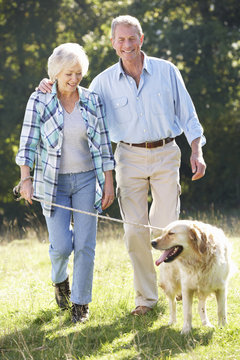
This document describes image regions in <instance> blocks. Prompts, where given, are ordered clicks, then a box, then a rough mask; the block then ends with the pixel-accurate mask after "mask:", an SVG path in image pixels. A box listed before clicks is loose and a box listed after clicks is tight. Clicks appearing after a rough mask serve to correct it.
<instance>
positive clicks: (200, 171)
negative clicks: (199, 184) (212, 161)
mask: <svg viewBox="0 0 240 360" xmlns="http://www.w3.org/2000/svg"><path fill="white" fill-rule="evenodd" d="M191 147H192V154H191V157H190V163H191V167H192V173H193V174H194V175H193V177H192V180H193V181H194V180H198V179H201V178H202V177H203V176H204V175H205V171H206V163H205V161H204V158H203V154H202V147H201V138H197V139H195V140H193V142H192V144H191Z"/></svg>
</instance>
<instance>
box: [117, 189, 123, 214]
mask: <svg viewBox="0 0 240 360" xmlns="http://www.w3.org/2000/svg"><path fill="white" fill-rule="evenodd" d="M116 197H117V200H118V205H119V209H120V213H121V216H122V219H123V220H124V219H125V214H124V211H123V207H122V199H121V190H120V188H119V187H118V188H117V190H116Z"/></svg>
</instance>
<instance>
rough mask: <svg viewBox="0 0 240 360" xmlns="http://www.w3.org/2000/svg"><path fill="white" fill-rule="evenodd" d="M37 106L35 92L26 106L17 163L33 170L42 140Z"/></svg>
mask: <svg viewBox="0 0 240 360" xmlns="http://www.w3.org/2000/svg"><path fill="white" fill-rule="evenodd" d="M37 106H38V99H37V93H36V92H34V93H33V94H32V95H31V96H30V98H29V100H28V103H27V106H26V110H25V115H24V121H23V126H22V131H21V136H20V145H19V150H18V153H17V156H16V163H17V164H18V165H19V166H20V165H27V166H29V167H30V168H31V169H32V168H33V165H34V158H35V152H36V148H37V145H38V143H39V138H40V114H39V112H38V109H37Z"/></svg>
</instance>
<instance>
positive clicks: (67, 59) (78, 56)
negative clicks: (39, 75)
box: [48, 43, 89, 81]
mask: <svg viewBox="0 0 240 360" xmlns="http://www.w3.org/2000/svg"><path fill="white" fill-rule="evenodd" d="M76 64H79V65H80V66H81V69H82V76H85V75H86V73H87V71H88V65H89V61H88V57H87V55H86V53H85V51H84V49H83V48H82V46H80V45H79V44H76V43H65V44H61V45H59V46H57V47H56V48H55V49H54V50H53V53H52V55H51V56H49V58H48V76H49V78H50V80H51V81H55V80H56V76H57V75H58V74H59V73H60V72H61V71H62V70H63V69H65V68H66V67H72V66H74V65H76Z"/></svg>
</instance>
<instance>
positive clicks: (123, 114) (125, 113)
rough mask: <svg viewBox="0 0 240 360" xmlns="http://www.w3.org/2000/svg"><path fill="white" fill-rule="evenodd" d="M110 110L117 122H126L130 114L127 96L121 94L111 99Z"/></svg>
mask: <svg viewBox="0 0 240 360" xmlns="http://www.w3.org/2000/svg"><path fill="white" fill-rule="evenodd" d="M111 106H112V111H113V114H114V119H115V120H117V121H118V122H127V121H129V119H131V114H130V110H129V106H128V98H127V97H126V96H122V97H119V98H115V99H111Z"/></svg>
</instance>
